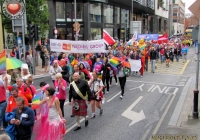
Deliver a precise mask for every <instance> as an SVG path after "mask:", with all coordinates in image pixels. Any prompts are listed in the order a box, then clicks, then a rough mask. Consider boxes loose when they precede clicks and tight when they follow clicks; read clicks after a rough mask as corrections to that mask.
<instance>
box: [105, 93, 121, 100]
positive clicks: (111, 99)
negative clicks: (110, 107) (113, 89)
mask: <svg viewBox="0 0 200 140" xmlns="http://www.w3.org/2000/svg"><path fill="white" fill-rule="evenodd" d="M120 93H121V91H120V92H118V93H116V94H115V95H114V96H113V97H112V98H110V99H109V100H107V101H106V102H107V103H108V102H110V101H112V100H113V99H114V98H115V97H117V96H118V95H120Z"/></svg>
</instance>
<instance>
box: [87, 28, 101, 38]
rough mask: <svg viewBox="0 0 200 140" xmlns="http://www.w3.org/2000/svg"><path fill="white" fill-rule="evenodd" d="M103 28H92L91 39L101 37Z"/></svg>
mask: <svg viewBox="0 0 200 140" xmlns="http://www.w3.org/2000/svg"><path fill="white" fill-rule="evenodd" d="M101 38H102V36H101V28H91V37H90V40H98V39H101Z"/></svg>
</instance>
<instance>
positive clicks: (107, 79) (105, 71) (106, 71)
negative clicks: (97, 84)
mask: <svg viewBox="0 0 200 140" xmlns="http://www.w3.org/2000/svg"><path fill="white" fill-rule="evenodd" d="M101 70H102V71H103V74H102V81H103V84H104V85H106V89H107V93H109V82H110V70H112V67H111V65H110V64H109V63H108V59H107V58H104V63H103V65H102V69H101ZM105 83H106V84H105ZM104 94H105V89H104Z"/></svg>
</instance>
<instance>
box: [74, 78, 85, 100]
mask: <svg viewBox="0 0 200 140" xmlns="http://www.w3.org/2000/svg"><path fill="white" fill-rule="evenodd" d="M71 84H72V86H73V88H74V90H75V91H76V93H77V94H78V96H80V97H81V98H82V99H83V100H86V98H85V97H84V96H83V94H82V93H81V91H80V90H79V89H78V87H77V85H76V84H75V82H74V81H73V82H72V83H71Z"/></svg>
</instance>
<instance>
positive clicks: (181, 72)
mask: <svg viewBox="0 0 200 140" xmlns="http://www.w3.org/2000/svg"><path fill="white" fill-rule="evenodd" d="M189 62H190V60H187V62H186V63H185V64H184V66H183V68H182V70H181V71H180V73H179V74H183V72H184V71H185V69H186V67H187V65H188V63H189Z"/></svg>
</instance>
